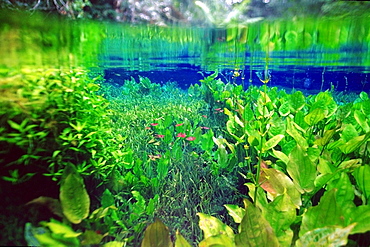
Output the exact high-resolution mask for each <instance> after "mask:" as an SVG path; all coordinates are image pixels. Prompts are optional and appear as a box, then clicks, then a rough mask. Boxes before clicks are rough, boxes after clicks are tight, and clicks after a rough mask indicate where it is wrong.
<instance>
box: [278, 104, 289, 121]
mask: <svg viewBox="0 0 370 247" xmlns="http://www.w3.org/2000/svg"><path fill="white" fill-rule="evenodd" d="M289 113H290V104H289V101H285V102H284V103H283V104H281V106H280V107H279V114H280V116H282V117H285V116H288V115H289Z"/></svg>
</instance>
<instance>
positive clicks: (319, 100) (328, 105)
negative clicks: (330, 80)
mask: <svg viewBox="0 0 370 247" xmlns="http://www.w3.org/2000/svg"><path fill="white" fill-rule="evenodd" d="M323 107H324V108H325V109H326V110H327V111H326V112H325V117H330V116H331V115H333V114H334V113H335V112H336V110H337V108H338V105H337V103H336V102H335V100H334V99H333V96H331V95H330V93H329V92H327V91H326V92H320V93H319V94H318V95H316V97H315V103H314V104H313V105H312V107H311V109H317V108H323Z"/></svg>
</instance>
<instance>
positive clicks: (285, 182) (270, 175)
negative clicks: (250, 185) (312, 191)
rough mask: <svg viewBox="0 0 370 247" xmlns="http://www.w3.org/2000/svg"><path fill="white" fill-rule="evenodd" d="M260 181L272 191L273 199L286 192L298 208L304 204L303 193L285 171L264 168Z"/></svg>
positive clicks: (264, 187)
mask: <svg viewBox="0 0 370 247" xmlns="http://www.w3.org/2000/svg"><path fill="white" fill-rule="evenodd" d="M258 183H259V184H260V185H261V187H262V188H263V189H264V190H265V191H267V192H268V193H270V195H271V196H272V198H273V199H274V198H276V197H277V196H280V195H283V194H285V193H286V195H287V196H288V197H289V198H290V200H291V202H292V204H294V205H295V207H296V208H299V207H300V206H301V205H302V201H301V194H300V193H299V191H298V190H297V189H296V187H295V185H294V183H293V182H292V180H291V179H290V178H289V177H288V176H287V175H285V174H284V173H283V172H281V171H279V170H276V169H274V168H269V169H264V168H262V171H261V174H260V177H259V181H258Z"/></svg>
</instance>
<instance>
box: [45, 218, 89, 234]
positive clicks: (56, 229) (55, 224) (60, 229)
mask: <svg viewBox="0 0 370 247" xmlns="http://www.w3.org/2000/svg"><path fill="white" fill-rule="evenodd" d="M42 225H43V226H47V227H48V228H49V229H50V231H51V232H52V233H55V234H60V235H62V236H63V237H65V238H75V237H78V236H80V235H81V234H82V233H77V232H75V231H73V230H72V228H71V227H70V226H68V225H65V224H63V223H62V222H59V221H57V220H54V219H51V220H50V222H43V223H42Z"/></svg>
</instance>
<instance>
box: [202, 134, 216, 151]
mask: <svg viewBox="0 0 370 247" xmlns="http://www.w3.org/2000/svg"><path fill="white" fill-rule="evenodd" d="M212 137H213V131H212V129H210V130H208V131H207V132H206V133H204V134H203V135H202V137H201V141H202V144H201V145H202V149H203V150H205V151H209V152H210V151H212V148H213V146H214V142H213V139H212Z"/></svg>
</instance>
